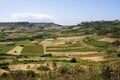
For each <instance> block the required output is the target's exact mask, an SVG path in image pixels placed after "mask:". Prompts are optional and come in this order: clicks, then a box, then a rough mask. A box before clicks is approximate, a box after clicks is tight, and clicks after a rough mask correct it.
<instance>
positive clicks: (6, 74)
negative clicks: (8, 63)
mask: <svg viewBox="0 0 120 80" xmlns="http://www.w3.org/2000/svg"><path fill="white" fill-rule="evenodd" d="M8 75H9V74H8V73H6V72H4V73H2V75H1V77H2V78H6V77H8Z"/></svg>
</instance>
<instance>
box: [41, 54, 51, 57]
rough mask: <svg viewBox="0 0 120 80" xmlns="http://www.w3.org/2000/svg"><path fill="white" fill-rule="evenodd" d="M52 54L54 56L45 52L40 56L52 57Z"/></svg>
mask: <svg viewBox="0 0 120 80" xmlns="http://www.w3.org/2000/svg"><path fill="white" fill-rule="evenodd" d="M51 56H52V54H43V55H41V56H40V57H51Z"/></svg>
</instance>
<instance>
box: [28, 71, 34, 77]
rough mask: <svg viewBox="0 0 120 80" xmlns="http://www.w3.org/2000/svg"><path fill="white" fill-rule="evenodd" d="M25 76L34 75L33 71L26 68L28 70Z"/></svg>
mask: <svg viewBox="0 0 120 80" xmlns="http://www.w3.org/2000/svg"><path fill="white" fill-rule="evenodd" d="M27 76H29V77H35V73H34V71H32V70H28V71H27Z"/></svg>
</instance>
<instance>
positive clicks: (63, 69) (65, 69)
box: [58, 65, 70, 74]
mask: <svg viewBox="0 0 120 80" xmlns="http://www.w3.org/2000/svg"><path fill="white" fill-rule="evenodd" d="M69 71H70V70H69V67H68V66H66V65H63V66H61V67H59V68H58V72H60V74H66V73H69Z"/></svg>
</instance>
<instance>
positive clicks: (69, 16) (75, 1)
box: [0, 0, 120, 25]
mask: <svg viewBox="0 0 120 80" xmlns="http://www.w3.org/2000/svg"><path fill="white" fill-rule="evenodd" d="M115 19H120V0H0V22H22V21H28V22H54V23H57V24H61V25H75V24H78V23H80V22H82V21H98V20H115Z"/></svg>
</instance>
